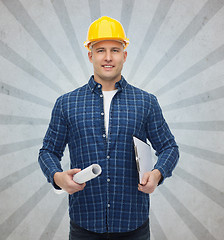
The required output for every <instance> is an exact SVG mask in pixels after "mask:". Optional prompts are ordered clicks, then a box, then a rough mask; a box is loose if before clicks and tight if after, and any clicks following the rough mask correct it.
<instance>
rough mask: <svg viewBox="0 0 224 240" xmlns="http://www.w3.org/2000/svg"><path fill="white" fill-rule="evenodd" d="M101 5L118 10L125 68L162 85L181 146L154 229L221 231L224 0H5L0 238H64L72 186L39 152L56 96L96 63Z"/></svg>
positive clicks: (0, 21) (214, 234)
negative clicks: (59, 188) (90, 40)
mask: <svg viewBox="0 0 224 240" xmlns="http://www.w3.org/2000/svg"><path fill="white" fill-rule="evenodd" d="M102 15H107V16H110V17H114V18H116V19H118V20H120V21H121V22H122V24H123V26H124V28H125V30H126V33H127V35H128V37H129V38H130V46H129V47H128V59H127V62H126V63H125V66H124V70H123V75H124V76H125V77H126V79H127V80H128V81H129V82H130V83H131V84H134V85H136V86H137V87H141V88H143V89H144V90H146V91H149V92H151V93H153V94H155V95H156V96H157V97H158V99H159V102H160V104H161V106H162V108H163V111H164V115H165V117H166V119H167V121H168V122H169V125H170V127H171V129H172V131H173V133H174V134H175V136H176V140H177V142H178V144H179V146H180V150H181V159H180V162H179V164H178V166H177V168H176V170H175V171H174V174H173V177H172V178H171V179H167V181H166V182H165V184H164V185H163V186H161V187H159V188H158V189H157V190H156V191H155V192H154V193H153V195H152V196H151V199H152V200H151V232H152V240H169V239H173V240H180V239H185V240H196V239H198V240H214V239H216V240H222V239H223V236H224V230H223V229H224V228H223V226H224V194H223V191H224V166H223V165H224V147H223V136H224V133H223V131H224V108H223V104H224V100H223V98H224V80H223V78H224V0H207V1H206V0H197V1H195V0H188V1H185V0H139V1H137V0H135V1H134V0H123V1H122V0H113V1H106V0H82V1H78V0H51V1H50V0H35V1H29V0H0V66H1V71H0V99H1V100H0V131H1V138H0V164H1V168H0V203H1V204H0V239H3V240H5V239H10V240H14V239H18V240H20V239H23V240H30V239H42V240H45V239H58V240H59V239H67V236H68V226H69V219H68V211H67V195H60V196H59V195H55V194H54V192H53V191H52V188H51V186H50V184H48V183H46V179H45V178H44V176H43V175H42V173H41V171H40V169H39V166H38V164H37V155H38V150H39V148H40V147H41V142H42V138H43V135H44V133H45V131H46V128H47V125H48V122H49V118H50V113H51V109H52V106H53V104H54V102H55V100H56V98H57V97H58V96H60V95H61V94H63V93H65V92H68V91H71V90H73V89H74V88H77V87H79V86H81V85H83V84H85V83H86V82H87V81H88V78H89V76H90V75H91V73H92V66H91V64H90V63H89V62H88V59H87V51H86V49H85V48H84V47H83V42H84V41H85V38H86V32H87V29H88V26H89V24H90V23H91V22H92V21H93V20H95V19H97V18H98V17H100V16H102ZM68 162H69V158H68V153H67V151H66V153H65V157H64V160H63V162H62V164H63V166H64V167H65V169H68V166H69V163H68Z"/></svg>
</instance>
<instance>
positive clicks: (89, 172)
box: [73, 164, 102, 184]
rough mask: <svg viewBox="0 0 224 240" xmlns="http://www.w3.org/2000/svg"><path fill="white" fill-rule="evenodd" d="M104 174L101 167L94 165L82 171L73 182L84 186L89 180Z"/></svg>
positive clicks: (75, 176)
mask: <svg viewBox="0 0 224 240" xmlns="http://www.w3.org/2000/svg"><path fill="white" fill-rule="evenodd" d="M101 172H102V169H101V167H100V165H98V164H92V165H90V166H89V167H87V168H85V169H83V170H82V171H80V172H78V173H76V174H75V175H74V177H73V180H74V181H75V182H76V183H79V184H82V183H85V182H88V181H89V180H91V179H93V178H95V177H97V176H99V175H100V174H101Z"/></svg>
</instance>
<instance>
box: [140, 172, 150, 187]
mask: <svg viewBox="0 0 224 240" xmlns="http://www.w3.org/2000/svg"><path fill="white" fill-rule="evenodd" d="M149 175H150V174H149V173H148V172H146V173H144V174H143V177H142V181H141V185H143V186H144V185H146V184H147V182H148V180H149Z"/></svg>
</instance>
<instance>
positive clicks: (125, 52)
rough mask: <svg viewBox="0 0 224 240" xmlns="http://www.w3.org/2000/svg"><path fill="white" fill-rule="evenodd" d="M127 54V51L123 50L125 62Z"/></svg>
mask: <svg viewBox="0 0 224 240" xmlns="http://www.w3.org/2000/svg"><path fill="white" fill-rule="evenodd" d="M127 55H128V53H127V51H124V62H126V59H127Z"/></svg>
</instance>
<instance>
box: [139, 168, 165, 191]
mask: <svg viewBox="0 0 224 240" xmlns="http://www.w3.org/2000/svg"><path fill="white" fill-rule="evenodd" d="M161 177H162V174H161V172H160V171H159V170H158V169H154V170H153V171H150V172H146V173H144V175H143V178H142V182H141V184H138V190H139V191H141V192H144V193H153V192H154V190H155V189H156V187H157V186H158V183H159V181H160V179H161Z"/></svg>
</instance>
